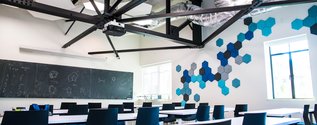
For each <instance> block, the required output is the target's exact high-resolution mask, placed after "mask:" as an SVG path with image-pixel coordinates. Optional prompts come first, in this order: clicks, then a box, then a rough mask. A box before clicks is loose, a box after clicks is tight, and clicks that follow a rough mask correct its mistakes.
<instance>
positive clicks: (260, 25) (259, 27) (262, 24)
mask: <svg viewBox="0 0 317 125" xmlns="http://www.w3.org/2000/svg"><path fill="white" fill-rule="evenodd" d="M265 24H266V22H265V21H264V20H260V21H259V22H258V23H257V26H258V29H260V30H262V29H263V28H264V27H266V26H265Z"/></svg>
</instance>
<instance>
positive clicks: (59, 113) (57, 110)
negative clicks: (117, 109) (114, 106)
mask: <svg viewBox="0 0 317 125" xmlns="http://www.w3.org/2000/svg"><path fill="white" fill-rule="evenodd" d="M123 111H125V112H127V111H131V109H123ZM67 113H68V109H54V110H53V115H62V114H67Z"/></svg>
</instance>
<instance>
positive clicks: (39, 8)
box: [0, 0, 100, 24]
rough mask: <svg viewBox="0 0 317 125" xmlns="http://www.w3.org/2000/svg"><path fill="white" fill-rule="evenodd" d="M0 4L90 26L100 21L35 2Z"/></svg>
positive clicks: (3, 0) (7, 0) (11, 0)
mask: <svg viewBox="0 0 317 125" xmlns="http://www.w3.org/2000/svg"><path fill="white" fill-rule="evenodd" d="M0 2H1V3H3V4H7V5H11V6H15V7H19V8H23V9H27V10H32V11H36V12H40V13H44V14H49V15H53V16H58V17H62V18H67V19H70V20H76V21H81V22H86V23H90V24H96V23H98V22H99V20H100V19H99V18H97V17H94V16H90V15H87V14H82V13H78V12H74V11H70V10H66V9H62V8H58V7H53V6H49V5H45V4H42V3H38V2H35V1H33V0H1V1H0Z"/></svg>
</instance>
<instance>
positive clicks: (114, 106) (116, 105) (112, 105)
mask: <svg viewBox="0 0 317 125" xmlns="http://www.w3.org/2000/svg"><path fill="white" fill-rule="evenodd" d="M110 108H116V109H118V113H123V112H124V108H123V105H122V104H109V105H108V109H110Z"/></svg>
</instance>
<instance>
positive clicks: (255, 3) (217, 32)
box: [203, 0, 262, 46]
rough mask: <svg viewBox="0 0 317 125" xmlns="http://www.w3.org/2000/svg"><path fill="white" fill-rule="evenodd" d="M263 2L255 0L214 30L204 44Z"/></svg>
mask: <svg viewBox="0 0 317 125" xmlns="http://www.w3.org/2000/svg"><path fill="white" fill-rule="evenodd" d="M261 4H262V0H253V3H252V5H251V6H249V7H248V8H247V9H245V10H241V11H239V12H238V13H237V14H236V15H234V16H233V17H232V18H231V19H230V20H228V21H227V22H225V23H224V24H223V25H222V26H220V28H218V29H217V30H216V31H215V32H213V33H212V34H211V35H210V36H208V37H207V38H206V39H205V40H204V41H203V46H205V45H206V44H207V43H208V42H210V41H211V40H212V39H213V38H215V37H216V36H218V35H219V34H220V33H222V32H223V31H224V30H226V29H227V28H228V27H230V26H231V25H232V24H233V23H235V22H236V21H237V20H239V19H240V18H241V17H243V16H244V15H246V14H248V13H250V12H251V11H252V10H254V9H255V8H257V7H258V6H260V5H261Z"/></svg>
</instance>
